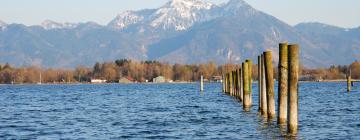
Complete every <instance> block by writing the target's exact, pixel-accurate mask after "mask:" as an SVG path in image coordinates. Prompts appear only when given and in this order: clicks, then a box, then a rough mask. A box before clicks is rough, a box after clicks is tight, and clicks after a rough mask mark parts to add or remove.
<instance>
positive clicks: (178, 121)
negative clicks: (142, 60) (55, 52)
mask: <svg viewBox="0 0 360 140" xmlns="http://www.w3.org/2000/svg"><path fill="white" fill-rule="evenodd" d="M257 93H258V92H257V84H254V85H253V100H254V101H253V107H252V109H251V111H250V112H244V111H243V109H242V104H241V103H240V102H239V101H238V100H236V99H234V98H233V97H230V96H228V95H226V94H223V93H221V84H205V92H203V93H201V92H199V85H198V84H158V85H156V84H133V85H118V84H108V85H1V86H0V139H286V138H289V137H286V136H285V134H284V133H283V131H284V129H283V128H281V127H280V126H278V125H276V122H275V121H270V122H268V121H266V120H264V119H263V118H262V117H260V116H259V115H258V112H257V109H258V104H257V103H258V102H257V100H258V96H257V95H258V94H257ZM299 96H300V98H299V107H300V109H299V133H298V136H297V137H295V138H294V139H360V83H356V84H355V87H353V91H352V92H351V93H347V92H346V84H345V83H301V84H300V94H299ZM276 98H277V96H276Z"/></svg>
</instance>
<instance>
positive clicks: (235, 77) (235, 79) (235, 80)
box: [234, 69, 238, 97]
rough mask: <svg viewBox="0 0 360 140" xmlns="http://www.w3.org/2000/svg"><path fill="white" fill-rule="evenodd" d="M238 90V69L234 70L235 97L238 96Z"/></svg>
mask: <svg viewBox="0 0 360 140" xmlns="http://www.w3.org/2000/svg"><path fill="white" fill-rule="evenodd" d="M237 91H238V87H237V72H236V69H235V70H234V97H236V94H237Z"/></svg>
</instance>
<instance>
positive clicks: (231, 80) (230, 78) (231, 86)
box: [229, 71, 233, 95]
mask: <svg viewBox="0 0 360 140" xmlns="http://www.w3.org/2000/svg"><path fill="white" fill-rule="evenodd" d="M229 82H230V83H229V86H230V87H229V89H230V93H229V94H230V95H232V93H233V76H232V71H230V72H229Z"/></svg>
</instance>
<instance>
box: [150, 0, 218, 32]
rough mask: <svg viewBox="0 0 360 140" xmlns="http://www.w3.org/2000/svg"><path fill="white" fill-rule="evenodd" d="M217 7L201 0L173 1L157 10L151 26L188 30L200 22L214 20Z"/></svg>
mask: <svg viewBox="0 0 360 140" xmlns="http://www.w3.org/2000/svg"><path fill="white" fill-rule="evenodd" d="M214 7H215V5H214V4H211V3H207V2H202V1H199V0H172V1H170V2H168V3H167V4H165V5H164V6H163V7H161V8H159V9H157V10H156V12H155V13H154V14H153V15H152V18H153V20H152V21H151V23H150V25H151V26H152V27H155V28H159V27H160V28H162V29H164V30H167V29H175V30H186V29H188V28H190V27H191V26H192V25H194V24H195V23H198V22H203V21H207V20H209V19H212V15H211V14H210V12H209V11H210V10H211V9H212V8H214Z"/></svg>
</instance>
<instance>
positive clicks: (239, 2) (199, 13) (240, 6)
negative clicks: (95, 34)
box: [108, 0, 257, 31]
mask: <svg viewBox="0 0 360 140" xmlns="http://www.w3.org/2000/svg"><path fill="white" fill-rule="evenodd" d="M254 13H257V11H256V10H255V9H254V8H252V7H251V6H250V5H248V4H247V3H246V2H245V1H243V0H230V1H229V2H228V3H225V4H222V5H216V4H212V3H209V2H205V1H202V0H171V1H169V2H167V3H166V4H165V5H163V6H161V7H160V8H158V9H152V10H142V11H125V12H123V13H121V14H119V15H118V16H117V17H116V18H115V19H114V20H112V21H111V22H110V23H109V25H108V26H110V27H111V28H115V29H125V28H127V27H129V26H130V25H134V24H137V25H139V26H141V27H140V28H138V29H144V28H142V27H150V28H154V29H161V30H170V31H171V30H175V31H182V30H187V29H189V28H190V27H192V26H193V25H195V24H199V23H203V22H206V21H210V20H212V19H215V18H218V17H222V16H234V15H239V14H243V15H247V16H251V15H253V14H254Z"/></svg>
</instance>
